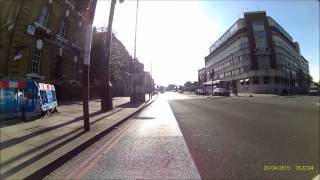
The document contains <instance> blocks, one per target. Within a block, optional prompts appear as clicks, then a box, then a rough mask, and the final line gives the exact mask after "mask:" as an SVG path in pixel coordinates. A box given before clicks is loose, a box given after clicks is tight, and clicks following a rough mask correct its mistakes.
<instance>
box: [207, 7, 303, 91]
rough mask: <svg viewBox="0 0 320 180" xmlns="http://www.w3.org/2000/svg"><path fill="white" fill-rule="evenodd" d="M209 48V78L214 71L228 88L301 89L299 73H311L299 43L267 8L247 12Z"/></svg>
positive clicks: (261, 89)
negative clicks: (298, 80) (265, 9)
mask: <svg viewBox="0 0 320 180" xmlns="http://www.w3.org/2000/svg"><path fill="white" fill-rule="evenodd" d="M209 51H210V53H209V55H208V56H207V57H205V69H206V72H207V77H210V74H209V73H210V72H212V71H213V72H214V73H213V74H214V75H213V80H222V81H227V83H226V84H227V85H226V88H228V89H229V90H231V88H237V90H238V91H240V92H252V93H286V92H288V91H289V88H290V87H291V90H292V91H293V92H298V91H299V90H300V89H301V87H300V86H301V84H299V83H297V79H298V78H297V73H298V72H299V71H302V72H303V73H304V74H309V66H308V61H307V60H305V58H304V57H303V56H302V55H301V54H300V48H299V44H298V43H297V42H293V39H292V37H291V36H290V35H289V34H288V33H287V32H286V31H285V30H284V29H283V28H282V27H281V26H280V25H279V24H278V23H277V22H276V21H275V20H273V19H272V18H271V17H269V16H266V13H265V12H264V11H257V12H247V13H244V18H240V19H238V20H237V21H236V22H235V23H234V24H233V25H232V26H231V27H230V28H229V29H228V30H227V32H225V33H224V34H223V35H222V36H221V37H220V38H219V39H218V40H217V41H216V42H215V43H214V44H213V45H212V46H211V47H210V48H209ZM210 80H212V78H211V79H210V78H208V79H207V81H210ZM207 84H208V83H207Z"/></svg>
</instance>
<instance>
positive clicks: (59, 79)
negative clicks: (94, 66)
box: [0, 0, 89, 98]
mask: <svg viewBox="0 0 320 180" xmlns="http://www.w3.org/2000/svg"><path fill="white" fill-rule="evenodd" d="M88 2H89V0H81V1H76V0H28V1H24V0H10V1H2V3H1V46H0V52H1V62H0V78H2V79H12V80H14V79H19V80H24V79H32V80H35V81H37V82H45V83H50V84H54V85H56V87H57V96H58V98H62V97H68V96H72V95H73V96H80V94H81V91H79V89H78V90H77V91H75V89H77V88H79V86H80V80H81V73H82V72H81V64H82V62H83V54H82V52H83V48H84V38H79V37H84V33H85V27H84V22H85V18H84V16H83V13H82V12H84V10H85V8H86V7H87V4H88ZM77 92H78V93H77Z"/></svg>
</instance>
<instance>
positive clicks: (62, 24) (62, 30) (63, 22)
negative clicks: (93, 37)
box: [58, 18, 78, 39]
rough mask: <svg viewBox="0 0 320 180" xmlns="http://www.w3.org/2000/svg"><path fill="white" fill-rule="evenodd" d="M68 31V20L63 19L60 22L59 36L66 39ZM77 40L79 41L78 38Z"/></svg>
mask: <svg viewBox="0 0 320 180" xmlns="http://www.w3.org/2000/svg"><path fill="white" fill-rule="evenodd" d="M66 29H67V22H66V19H65V18H62V19H61V20H60V24H59V30H58V34H59V35H60V36H61V37H65V34H66ZM77 39H78V38H77Z"/></svg>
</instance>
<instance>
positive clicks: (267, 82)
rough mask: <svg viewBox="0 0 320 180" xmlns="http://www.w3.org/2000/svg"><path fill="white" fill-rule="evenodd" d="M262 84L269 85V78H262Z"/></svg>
mask: <svg viewBox="0 0 320 180" xmlns="http://www.w3.org/2000/svg"><path fill="white" fill-rule="evenodd" d="M263 84H270V76H263Z"/></svg>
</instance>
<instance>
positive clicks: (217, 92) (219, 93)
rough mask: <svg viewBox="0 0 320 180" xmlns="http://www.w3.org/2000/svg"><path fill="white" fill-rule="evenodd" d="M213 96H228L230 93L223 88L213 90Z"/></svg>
mask: <svg viewBox="0 0 320 180" xmlns="http://www.w3.org/2000/svg"><path fill="white" fill-rule="evenodd" d="M213 95H214V96H230V92H229V91H227V90H226V89H225V88H215V89H214V90H213Z"/></svg>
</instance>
